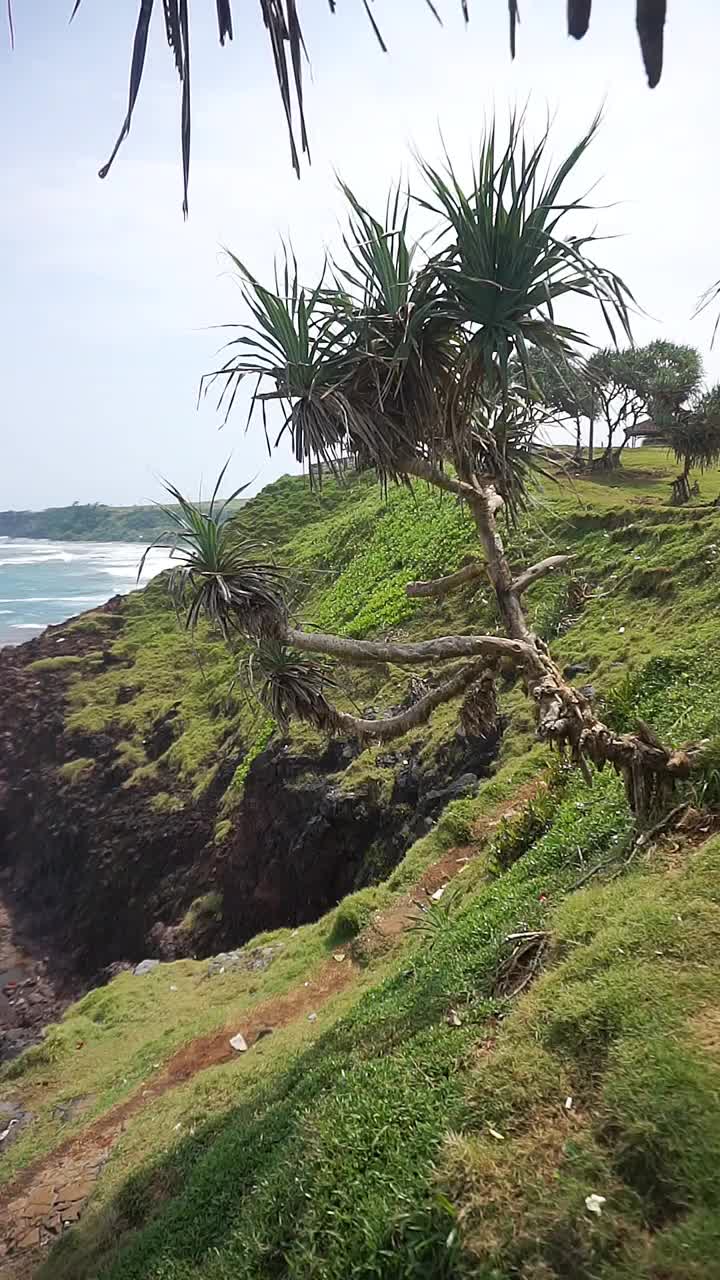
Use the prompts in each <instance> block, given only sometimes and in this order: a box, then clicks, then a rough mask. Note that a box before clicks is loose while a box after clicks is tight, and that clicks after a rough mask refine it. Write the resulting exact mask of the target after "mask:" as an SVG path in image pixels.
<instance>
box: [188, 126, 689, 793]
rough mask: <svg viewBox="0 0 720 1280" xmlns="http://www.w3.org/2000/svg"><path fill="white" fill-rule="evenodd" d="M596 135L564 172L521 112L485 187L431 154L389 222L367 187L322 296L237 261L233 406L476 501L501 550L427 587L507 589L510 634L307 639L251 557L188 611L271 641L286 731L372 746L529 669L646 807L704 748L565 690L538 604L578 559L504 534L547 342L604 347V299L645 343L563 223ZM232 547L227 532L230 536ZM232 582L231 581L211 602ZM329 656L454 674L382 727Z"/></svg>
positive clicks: (259, 644) (486, 174)
mask: <svg viewBox="0 0 720 1280" xmlns="http://www.w3.org/2000/svg"><path fill="white" fill-rule="evenodd" d="M596 127H597V121H596V122H595V123H594V124H593V125H592V127H591V128H590V129H589V131H588V132H587V133H586V134H585V136H584V137H582V138H581V140H580V141H579V143H578V144H577V146H576V147H574V148H573V150H572V151H571V152H570V154H569V155H568V156H567V158H566V159H565V160H564V161H563V163H562V164H560V165H559V167H558V168H557V169H554V170H552V169H549V170H548V169H547V167H546V166H547V147H548V139H547V136H545V137H543V138H542V139H541V140H540V142H539V143H538V144H537V145H536V146H531V145H529V144H528V143H527V142H526V140H525V139H524V137H523V133H522V122H521V121H520V122H519V121H516V120H513V121H511V124H510V129H509V137H508V140H507V143H506V145H504V146H499V144H498V140H497V138H496V132H495V128H494V127H490V128H489V129H488V131H487V132H486V134H485V137H484V140H483V142H482V145H481V147H480V150H479V156H478V159H477V164H476V166H475V169H474V173H473V175H472V180H471V182H470V184H469V186H468V187H465V186H463V185H462V183H461V181H460V178H459V177H458V175H457V174H456V172H455V170H454V169H453V168H452V166H451V165H450V164H448V165H447V166H446V167H445V168H444V169H443V170H442V171H440V170H439V169H437V168H434V167H433V166H431V165H430V164H427V163H421V166H420V167H421V177H422V181H423V188H422V192H421V193H420V194H419V195H418V196H417V197H415V198H414V199H412V200H411V198H410V197H409V195H407V194H405V195H403V194H402V193H399V192H398V193H396V194H395V195H394V197H393V198H392V199H391V200H390V201H389V203H388V207H387V210H386V214H385V217H384V218H382V219H380V218H376V217H374V216H372V215H371V214H370V213H369V212H367V211H366V210H365V209H364V208H363V207H362V206H361V204H360V203H359V201H358V200H357V199H356V198H355V196H354V195H353V194H352V193H351V192H350V191H348V190H346V191H345V195H346V197H347V200H348V204H349V224H348V230H347V234H346V236H345V245H344V248H345V257H344V260H343V261H342V262H341V263H339V264H338V263H331V264H329V266H328V267H327V269H326V271H325V272H324V273H323V275H322V277H321V278H320V280H319V281H318V282H317V283H316V285H315V287H314V288H310V289H307V288H304V287H303V286H302V285H301V283H300V280H299V276H298V269H297V265H296V263H295V261H294V259H293V258H292V256H291V255H290V254H287V255H286V257H285V263H284V266H283V267H282V269H281V270H280V271H279V272H278V273H277V278H276V280H275V283H274V285H273V287H271V288H268V287H265V286H263V285H262V284H260V282H259V281H258V280H256V279H255V277H254V276H253V275H252V274H251V273H250V271H249V270H248V269H247V267H245V266H244V265H243V264H242V262H240V260H238V259H234V262H235V265H236V267H237V270H238V272H239V274H240V278H241V281H242V288H243V292H244V296H245V301H246V304H247V307H248V310H249V314H250V320H249V322H248V323H246V324H244V325H241V326H240V327H239V329H238V330H237V331H236V334H235V336H234V337H233V338H232V339H231V341H230V343H229V352H228V358H227V359H226V360H225V361H224V363H223V364H222V367H221V368H220V369H219V370H217V371H215V372H214V373H213V374H212V375H211V380H213V379H214V380H217V379H220V380H221V381H220V393H221V394H220V399H221V401H222V402H224V404H225V406H226V411H227V412H228V413H230V412H231V411H232V406H233V401H234V399H235V397H236V394H237V391H238V387H239V386H240V385H241V384H242V383H243V382H244V380H245V379H252V380H253V398H252V406H251V419H252V417H253V416H254V415H255V414H257V413H258V412H259V413H260V415H261V417H262V418H263V419H264V420H265V426H266V431H267V429H268V416H269V415H268V409H269V407H271V406H274V407H275V414H277V413H278V410H279V414H280V416H279V418H278V421H279V431H278V435H277V439H278V440H279V439H281V438H282V437H283V436H286V435H289V437H290V439H291V441H292V444H293V448H294V451H295V456H296V458H297V460H298V461H299V462H301V463H302V464H303V465H304V466H306V467H307V468H309V469H310V471H311V474H312V473H313V472H315V473H317V469H318V464H320V467H321V468H322V467H325V468H333V467H334V466H337V465H338V463H339V462H341V461H342V460H345V459H346V458H348V457H352V458H353V459H354V460H355V462H356V464H357V465H358V466H360V467H366V468H372V469H374V471H375V472H376V474H377V476H378V478H379V480H380V481H381V483H382V484H384V485H387V484H389V483H400V484H409V485H412V484H415V483H418V482H420V483H426V484H429V485H432V486H436V487H437V488H438V489H440V490H442V491H443V492H444V493H447V494H449V495H452V496H453V497H454V498H455V499H456V500H457V501H459V502H461V503H463V504H465V506H466V507H467V509H468V511H469V512H470V514H471V516H472V519H473V521H474V525H475V528H476V531H477V536H478V540H479V549H480V550H481V551H482V558H481V559H479V560H478V561H475V562H473V563H470V564H465V565H464V566H463V567H461V568H460V569H459V570H457V571H455V572H452V573H449V574H448V575H447V576H445V577H441V578H439V579H437V580H435V581H431V582H423V583H409V584H408V586H407V590H408V592H409V594H411V595H425V596H435V597H440V596H443V595H445V594H446V593H448V592H450V591H452V590H454V589H457V588H458V587H459V586H461V585H462V584H463V583H466V582H469V581H471V580H472V579H483V578H485V579H489V581H490V584H491V586H492V590H493V592H494V597H495V601H496V605H497V613H498V616H499V622H500V629H501V632H502V633H501V634H493V635H449V636H443V637H440V638H433V639H427V640H422V641H419V642H416V643H400V642H396V641H394V640H391V639H385V640H370V639H365V640H357V639H348V638H346V637H343V636H337V635H328V634H322V633H318V632H316V631H313V630H310V629H307V630H306V629H304V628H303V627H302V626H301V625H298V624H297V622H296V621H295V620H294V619H293V618H292V617H291V612H292V611H291V610H290V609H289V608H288V607H287V606H286V605H283V606H278V607H277V608H276V609H273V608H270V609H269V610H268V608H267V605H268V602H269V600H270V598H271V595H272V593H273V592H274V591H275V590H276V586H277V578H276V576H275V575H271V577H270V580H269V583H268V587H267V589H264V590H263V592H262V594H261V600H260V601H259V602H258V601H257V600H256V599H255V591H256V584H255V585H252V584H248V581H247V579H248V576H249V575H252V574H254V573H255V568H254V566H252V564H251V563H250V564H248V565H245V564H242V563H240V562H239V561H238V562H236V563H235V564H233V565H232V567H231V570H230V572H229V573H228V572H226V571H225V570H224V568H223V567H222V565H220V566H219V567H218V562H216V561H215V560H213V559H212V558H211V559H210V560H209V561H202V560H200V561H197V560H196V561H195V562H194V564H193V565H192V567H193V569H194V574H195V576H194V582H193V581H190V593H189V597H188V608H189V611H190V612H189V615H188V616H189V617H190V618H191V619H192V618H193V617H194V616H195V612H194V603H195V601H196V599H197V592H198V591H200V590H202V591H204V592H205V599H206V600H208V601H210V602H211V603H210V609H209V614H210V616H211V617H212V618H215V619H216V620H217V621H219V622H221V624H222V625H223V626H224V627H225V628H226V629H228V628H230V627H232V628H233V629H234V630H236V631H238V632H240V633H241V634H246V635H247V636H248V637H249V638H250V640H251V641H252V643H253V645H254V647H255V649H256V652H257V662H256V669H257V671H258V672H261V676H260V688H261V692H262V696H263V699H264V701H265V703H266V705H267V706H268V708H269V709H271V710H272V712H273V714H275V715H276V717H277V719H278V720H279V721H280V723H281V724H286V723H287V722H288V721H289V720H290V719H291V718H292V716H293V715H295V716H299V717H301V718H304V719H308V720H311V721H312V722H313V723H314V724H315V725H317V726H319V727H321V728H323V729H325V730H326V731H327V732H329V733H338V732H339V733H343V734H354V735H357V736H358V737H360V738H361V739H362V740H372V739H380V740H385V739H390V738H392V737H395V736H397V735H400V734H403V733H405V732H406V731H407V730H408V729H409V728H411V727H412V726H413V725H417V724H420V723H422V722H423V721H425V720H427V719H428V717H429V716H430V715H431V714H432V712H433V711H434V709H435V708H436V707H437V706H438V705H440V703H442V702H445V701H447V700H449V699H451V698H454V697H456V696H458V695H460V694H464V699H465V700H464V703H463V709H462V712H461V719H466V720H468V721H472V720H473V714H472V709H473V705H474V706H475V708H476V710H477V708H478V707H481V706H482V705H483V704H485V705H491V704H492V701H493V695H492V681H493V674H494V672H495V670H496V668H497V666H498V664H499V663H503V664H511V665H512V667H514V668H515V669H517V671H518V673H519V674H520V675H521V677H522V679H523V680H524V683H525V686H526V688H527V692H528V695H529V697H530V698H531V699H532V701H533V703H534V705H535V707H536V710H537V721H538V734H539V736H540V738H541V739H543V740H544V741H546V742H548V743H551V744H554V745H555V746H556V747H557V748H558V749H559V750H560V751H569V753H570V755H571V757H572V759H573V760H574V761H575V762H576V764H577V765H578V766H579V767H580V768H581V769H582V770H583V771H584V773H585V774H586V776H587V777H588V779H590V777H591V766H596V767H597V768H598V769H602V768H604V767H605V765H607V764H610V765H611V766H613V767H614V768H615V769H616V770H618V771H619V772H620V773H621V774H622V775H623V777H624V779H625V782H626V786H627V793H628V796H629V800H630V803H631V804H632V806H633V808H634V809H635V810H636V811H637V812H639V813H643V814H644V813H647V812H648V811H649V810H650V809H651V808H652V807H653V806H654V805H656V804H657V803H658V802H659V801H660V800H661V799H663V798H664V797H665V796H666V795H667V793H668V790H669V789H670V788H671V787H672V785H673V782H674V780H675V779H676V778H678V777H682V776H685V775H686V774H687V773H688V771H689V769H690V765H691V760H692V752H691V751H688V750H685V751H682V752H678V751H675V752H673V751H671V750H669V749H667V748H666V747H664V746H663V745H662V743H660V742H659V740H658V739H657V738H656V737H655V736H654V734H652V733H651V732H650V731H645V730H642V731H640V732H638V733H637V734H626V735H618V734H616V733H614V732H612V731H611V729H609V728H608V727H607V726H606V725H605V724H603V723H602V722H601V721H600V720H599V719H598V718H597V716H596V714H595V711H594V710H593V707H592V705H591V703H590V701H588V699H587V698H586V697H585V696H584V694H583V693H582V692H581V691H580V690H578V689H575V688H573V687H572V686H571V685H569V684H568V683H567V682H566V680H565V679H564V678H563V676H562V674H561V672H560V671H559V669H558V667H557V666H556V664H555V663H554V661H553V659H552V657H551V656H550V654H549V652H548V649H547V647H546V645H545V644H544V643H543V642H542V640H541V639H540V638H539V637H538V636H537V635H536V634H535V633H534V631H533V629H532V627H531V625H530V623H529V621H528V617H527V614H526V611H525V608H524V603H523V602H524V598H525V595H526V593H527V592H528V591H529V590H531V589H532V587H533V584H534V583H536V582H537V581H539V580H540V579H541V578H543V577H544V576H545V575H547V574H549V573H552V572H554V571H557V570H560V569H561V568H562V566H563V564H564V563H565V562H566V560H567V559H568V557H567V556H562V555H553V556H550V557H548V558H547V559H544V560H541V561H540V562H539V563H536V564H532V565H528V566H524V567H518V566H515V565H512V564H511V563H510V560H509V558H508V554H507V552H506V550H505V546H504V544H503V539H502V535H501V528H500V518H501V516H502V515H504V516H505V517H506V519H507V520H509V521H510V522H512V521H514V520H515V519H517V517H518V516H519V514H520V513H521V512H522V511H523V509H524V508H525V507H526V505H527V503H528V501H529V496H530V483H531V477H532V471H533V467H534V466H535V465H536V462H537V451H538V443H537V440H536V426H537V403H536V401H535V397H534V394H533V383H532V377H531V368H530V362H531V353H532V352H533V351H537V350H540V351H543V352H547V353H551V354H552V355H553V356H554V357H555V358H556V359H558V360H559V361H562V360H565V359H572V358H573V357H574V355H575V353H576V351H577V349H578V348H579V347H580V346H581V345H582V343H583V337H582V334H581V333H580V332H579V331H577V330H576V329H574V328H570V327H568V326H567V325H564V324H562V323H561V322H560V320H559V319H558V317H557V308H558V306H559V305H561V304H562V302H563V300H564V299H569V298H575V299H577V298H578V297H580V298H582V299H585V300H586V301H587V302H589V303H594V304H595V305H596V306H597V309H598V311H599V312H600V313H601V314H604V315H605V317H606V319H607V320H608V323H612V321H613V320H614V322H615V324H616V326H617V327H618V328H619V329H620V330H621V331H622V332H624V333H625V334H626V335H627V336H628V338H629V336H630V329H629V318H628V307H629V304H630V301H631V297H630V294H629V292H628V290H627V288H626V287H625V285H624V284H623V283H622V281H621V280H619V279H618V278H617V276H615V275H614V274H613V273H612V272H611V271H609V270H608V269H607V268H605V267H604V266H602V265H599V264H598V263H597V262H596V261H595V260H594V258H593V257H592V240H593V237H592V236H579V235H578V234H576V233H575V232H571V233H568V234H563V228H564V226H565V224H566V222H567V221H568V220H569V219H570V218H571V217H572V215H574V214H580V213H581V205H580V203H579V202H577V201H575V200H574V199H573V198H572V196H571V195H569V194H568V193H567V191H566V185H567V183H568V180H569V179H570V178H571V177H572V175H573V174H574V171H575V169H576V166H577V165H578V163H579V162H580V160H581V158H582V157H583V155H584V154H585V152H586V150H587V148H588V146H589V145H590V142H591V140H592V138H593V136H594V133H595V130H596ZM416 209H417V210H418V211H420V212H421V215H422V216H424V218H425V220H426V221H427V222H428V223H430V224H432V231H433V237H432V239H431V240H429V241H427V242H426V243H427V244H429V246H430V247H429V248H428V249H423V248H422V245H421V244H417V243H413V242H412V241H411V239H410V234H409V220H410V215H411V212H413V213H414V212H415V210H416ZM611 317H612V320H611ZM232 539H233V533H232V525H228V526H226V527H224V528H223V531H222V539H221V540H227V542H228V544H230V543H231V542H232ZM240 559H242V557H241V558H240ZM185 568H186V569H187V568H188V565H187V563H186V565H185ZM214 576H219V577H220V578H221V579H222V580H223V582H224V589H223V590H214V591H213V592H212V593H211V595H210V596H208V595H207V591H206V583H207V580H208V578H213V577H214ZM259 604H260V605H262V607H259ZM258 618H261V619H263V620H264V628H261V631H260V633H259V631H258ZM328 660H336V661H339V662H341V663H359V664H367V663H374V662H377V663H388V662H389V663H395V664H400V665H404V666H408V667H412V666H417V665H418V664H432V665H433V666H434V667H441V668H446V671H445V674H444V675H443V676H442V677H441V678H440V679H439V682H437V683H434V684H433V687H432V688H430V689H428V690H427V691H423V692H421V694H420V696H418V697H417V699H416V700H415V701H414V702H413V703H412V705H411V706H409V707H407V708H406V709H404V710H403V711H401V712H400V713H399V714H391V715H388V716H386V717H381V718H378V719H363V718H358V717H356V716H352V715H349V714H347V713H344V712H342V711H339V710H338V709H337V708H336V707H335V706H334V705H333V704H332V702H331V700H330V698H329V696H328V694H329V692H330V690H331V688H332V685H331V684H330V682H329V680H328V674H329V673H328V668H327V666H326V665H325V664H326V663H327V662H328ZM475 719H477V716H475Z"/></svg>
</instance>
